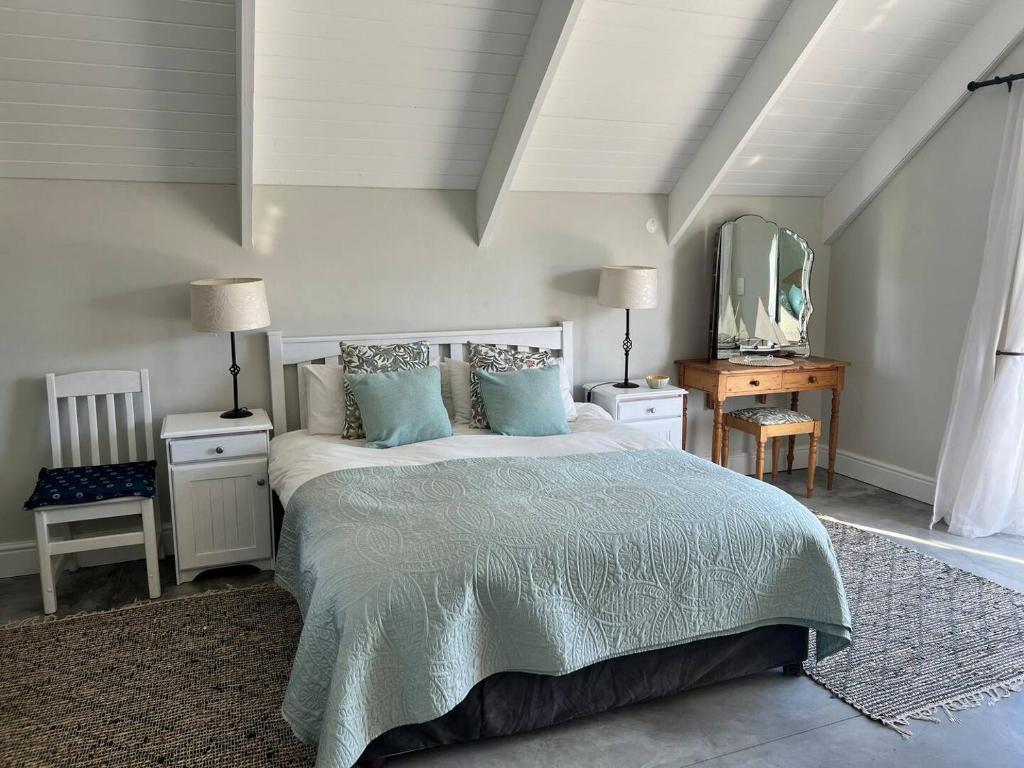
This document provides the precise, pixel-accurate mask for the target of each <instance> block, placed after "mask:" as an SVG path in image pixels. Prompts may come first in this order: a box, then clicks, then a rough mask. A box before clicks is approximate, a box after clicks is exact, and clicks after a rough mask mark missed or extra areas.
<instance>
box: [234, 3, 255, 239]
mask: <svg viewBox="0 0 1024 768" xmlns="http://www.w3.org/2000/svg"><path fill="white" fill-rule="evenodd" d="M255 58H256V0H237V2H236V3H235V88H236V89H237V100H238V118H237V122H236V126H237V134H236V136H235V154H236V155H237V157H236V161H237V164H238V208H239V211H238V224H239V229H240V231H239V243H240V244H241V246H242V247H243V248H252V143H253V138H252V135H253V111H252V105H253V93H254V89H255V83H254V79H255V76H254V72H253V65H254V62H255Z"/></svg>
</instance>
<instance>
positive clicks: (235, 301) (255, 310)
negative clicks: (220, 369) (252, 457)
mask: <svg viewBox="0 0 1024 768" xmlns="http://www.w3.org/2000/svg"><path fill="white" fill-rule="evenodd" d="M189 286H190V289H191V296H192V330H193V331H203V332H206V333H224V332H225V331H226V332H228V333H230V334H231V367H230V368H228V371H229V372H230V373H231V377H232V387H233V389H234V395H235V407H234V408H232V409H231V410H230V411H224V413H222V414H221V415H220V417H221V418H222V419H244V418H246V417H248V416H252V411H250V410H249V409H248V408H239V407H238V374H239V373H240V372H241V370H242V369H241V368H239V367H238V362H237V360H236V359H235V332H236V331H252V330H255V329H256V328H266V327H267V326H268V325H270V311H269V309H267V291H266V288H265V287H264V283H263V279H262V278H259V277H213V278H208V279H206V280H193V281H192V282H191V283H190V284H189Z"/></svg>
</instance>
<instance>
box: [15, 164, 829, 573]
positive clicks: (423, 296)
mask: <svg viewBox="0 0 1024 768" xmlns="http://www.w3.org/2000/svg"><path fill="white" fill-rule="evenodd" d="M255 206H256V207H255V210H256V216H255V222H256V227H255V240H256V246H257V247H256V248H255V250H254V251H252V252H245V251H242V250H241V249H240V248H239V247H238V246H237V245H236V244H235V242H234V240H233V237H234V233H235V231H236V226H237V225H236V221H235V217H236V215H237V203H236V199H235V190H234V188H233V187H230V186H216V185H179V184H144V183H142V184H131V183H118V182H74V181H32V180H20V181H19V180H5V181H0V233H2V234H0V268H2V275H3V280H2V288H0V291H2V297H0V298H2V301H0V327H2V328H3V329H4V332H3V334H0V347H2V349H0V360H2V361H3V367H2V369H0V460H2V466H3V467H4V471H3V473H0V550H2V549H3V548H4V546H5V544H4V543H5V542H6V543H7V547H8V549H10V543H11V542H27V541H29V540H31V538H32V536H33V534H32V528H31V516H30V515H28V514H26V513H24V512H22V511H20V508H21V504H22V502H23V501H24V499H25V498H27V496H28V494H29V492H30V491H31V489H32V485H33V481H34V476H35V473H36V471H37V470H38V468H39V467H40V466H43V465H44V464H46V463H47V462H48V460H49V450H48V447H47V438H46V421H45V413H44V411H45V408H44V403H45V398H44V390H43V384H42V379H41V377H42V375H43V374H44V373H46V372H48V371H56V372H67V371H74V370H83V369H90V368H100V367H104V368H132V367H143V366H145V367H148V368H149V369H150V372H151V377H152V388H153V400H154V409H155V411H156V415H157V419H158V421H159V419H160V418H162V417H163V415H164V414H166V413H172V412H182V411H190V410H214V409H220V408H223V407H226V406H227V404H228V401H229V398H230V377H229V376H228V374H227V371H226V369H227V366H228V362H229V359H228V349H227V339H226V338H224V337H213V336H208V335H203V334H197V333H193V332H192V331H191V329H190V326H189V319H188V288H187V283H188V281H189V280H191V279H195V278H198V277H209V276H216V275H241V274H246V275H259V276H262V277H265V278H266V280H267V286H268V288H267V290H268V295H269V300H270V307H271V316H272V319H273V327H274V328H277V329H280V330H283V331H285V332H286V333H293V334H303V333H344V332H372V331H381V332H387V331H405V330H416V329H423V330H430V329H447V328H473V327H488V326H496V327H505V326H516V325H538V324H544V323H548V322H552V321H557V320H560V319H572V320H575V321H577V323H578V324H577V346H576V355H577V359H576V371H577V383H582V382H583V381H585V380H593V379H597V380H605V379H609V378H614V377H615V376H617V375H620V374H621V361H622V356H621V355H622V352H621V346H620V344H621V339H622V332H623V324H624V316H623V313H622V312H621V311H619V310H610V309H605V308H601V307H598V306H597V304H596V301H595V298H594V297H595V296H596V292H597V280H598V272H599V268H600V266H601V265H603V264H609V263H633V264H651V265H654V266H657V267H658V268H659V269H660V270H661V273H660V279H661V286H662V287H661V296H660V303H659V307H658V308H657V309H655V310H648V311H643V312H636V313H634V319H633V327H632V335H633V338H634V342H635V346H634V349H633V353H632V355H631V363H632V371H633V372H634V373H635V375H637V376H640V375H643V374H646V373H651V372H655V371H663V372H665V373H670V374H673V373H674V371H673V366H672V362H673V360H675V359H676V358H679V357H684V356H686V357H693V356H700V355H703V354H704V351H705V343H706V331H707V313H708V306H709V298H710V292H711V289H710V279H711V255H710V246H711V244H712V243H713V239H714V230H715V228H716V227H717V226H718V224H719V223H720V222H721V221H722V220H724V219H726V218H731V217H734V216H736V215H739V214H742V213H748V212H755V213H760V214H762V215H764V216H766V217H768V218H773V219H776V220H778V221H779V222H780V223H782V224H785V225H786V226H789V227H792V228H793V229H795V230H797V231H798V232H801V233H802V234H804V235H805V236H807V238H808V239H809V240H810V242H811V244H812V246H815V247H817V248H819V249H820V248H821V246H820V242H821V232H820V221H821V207H820V201H819V200H809V199H798V198H793V199H790V198H774V199H759V198H714V199H712V200H711V201H710V202H709V203H708V206H707V207H706V209H705V211H704V212H703V213H702V215H701V218H700V220H699V221H698V222H697V223H696V225H695V226H694V227H693V229H692V230H691V232H690V234H689V236H688V237H687V238H686V240H685V241H684V242H683V243H682V245H681V246H680V248H679V249H678V251H677V252H676V253H675V254H672V253H670V251H669V249H668V247H667V246H666V244H665V238H664V234H663V232H661V231H658V232H657V233H656V234H653V235H652V234H650V233H648V232H647V230H646V229H645V226H644V225H645V222H646V221H647V220H648V219H649V218H651V217H654V218H655V219H656V220H658V221H659V222H663V221H664V218H665V198H664V197H663V196H656V195H586V194H547V193H516V194H515V195H513V197H512V200H511V202H510V205H509V210H508V212H507V215H506V216H504V217H503V219H502V222H501V225H500V230H499V231H498V232H497V233H496V237H495V240H494V245H493V246H492V247H491V248H489V249H487V250H483V251H482V250H479V249H478V248H477V247H476V245H475V242H474V239H473V237H474V234H475V218H474V196H473V193H471V192H443V191H423V190H387V189H377V190H371V189H344V188H315V187H304V188H303V187H258V188H257V189H256V196H255ZM819 253H820V255H822V258H820V259H819V261H818V266H817V268H816V271H815V275H814V280H815V295H814V300H815V306H816V308H817V313H816V314H815V316H814V318H813V319H812V322H813V326H812V339H813V340H814V342H815V345H816V347H818V348H820V344H821V343H822V342H823V341H824V339H823V328H824V314H825V313H824V307H825V290H824V286H825V285H826V284H827V258H824V256H823V254H821V252H820V250H819ZM239 354H240V360H239V362H240V364H241V366H242V369H243V370H242V374H241V379H240V387H241V399H242V401H243V402H244V403H245V404H248V405H250V406H266V405H268V399H269V398H268V395H269V389H268V384H267V376H266V352H265V345H264V341H263V337H262V336H261V335H259V334H258V333H256V334H250V335H246V336H243V337H241V339H240V350H239ZM690 410H691V415H692V416H693V418H692V419H691V423H690V427H691V435H693V436H694V440H693V442H692V443H691V445H692V446H693V447H694V449H695V450H697V451H699V452H702V453H704V454H708V453H710V438H709V436H710V420H709V414H708V413H707V412H705V411H703V408H702V404H701V401H700V399H699V398H692V399H691V409H690ZM158 452H159V451H158ZM161 458H162V457H161ZM161 471H163V470H162V468H161ZM164 508H165V509H166V504H164ZM16 546H21V544H17V545H16ZM0 554H2V552H0ZM29 554H31V553H29ZM30 559H31V558H29V560H30Z"/></svg>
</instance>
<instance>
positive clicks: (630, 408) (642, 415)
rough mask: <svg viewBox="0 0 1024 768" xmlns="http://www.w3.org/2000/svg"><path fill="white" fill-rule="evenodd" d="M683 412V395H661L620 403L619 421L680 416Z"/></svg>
mask: <svg viewBox="0 0 1024 768" xmlns="http://www.w3.org/2000/svg"><path fill="white" fill-rule="evenodd" d="M682 414H683V399H682V398H681V397H659V398H652V399H650V400H632V401H626V402H620V403H619V421H647V420H649V419H668V418H679V417H680V416H682Z"/></svg>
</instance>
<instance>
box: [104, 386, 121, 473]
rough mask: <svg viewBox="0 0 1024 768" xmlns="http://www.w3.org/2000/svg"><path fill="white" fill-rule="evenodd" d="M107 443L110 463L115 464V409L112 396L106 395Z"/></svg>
mask: <svg viewBox="0 0 1024 768" xmlns="http://www.w3.org/2000/svg"><path fill="white" fill-rule="evenodd" d="M106 399H107V441H108V442H109V444H110V463H111V464H117V463H118V462H119V461H120V459H119V458H118V451H117V409H116V408H115V407H114V394H113V393H112V392H108V393H107V397H106Z"/></svg>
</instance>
